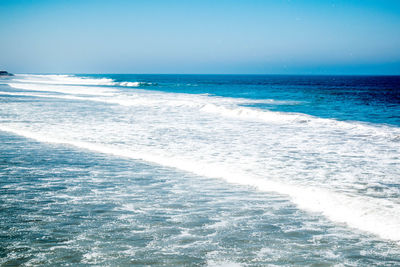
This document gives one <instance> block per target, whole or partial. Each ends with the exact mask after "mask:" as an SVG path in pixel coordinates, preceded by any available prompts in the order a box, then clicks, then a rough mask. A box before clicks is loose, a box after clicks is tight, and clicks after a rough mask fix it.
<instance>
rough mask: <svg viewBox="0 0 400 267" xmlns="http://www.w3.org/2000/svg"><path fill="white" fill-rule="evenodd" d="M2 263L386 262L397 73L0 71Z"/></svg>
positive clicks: (393, 222) (394, 234)
mask: <svg viewBox="0 0 400 267" xmlns="http://www.w3.org/2000/svg"><path fill="white" fill-rule="evenodd" d="M0 103H1V104H0V151H1V152H0V177H1V180H0V192H1V193H0V205H1V206H0V207H1V209H0V213H1V221H0V231H1V235H0V264H2V265H20V264H23V265H26V266H32V265H34V266H36V265H71V266H80V265H81V266H86V265H92V264H93V265H98V266H128V265H134V264H136V265H155V266H157V265H163V266H182V265H184V266H265V265H271V266H273V265H276V266H293V265H304V266H309V265H314V266H371V265H380V266H396V265H399V264H400V77H398V76H381V77H378V76H374V77H372V76H269V75H22V74H21V75H15V76H13V77H7V78H1V79H0Z"/></svg>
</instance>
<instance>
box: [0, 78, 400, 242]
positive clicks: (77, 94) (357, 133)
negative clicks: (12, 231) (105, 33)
mask: <svg viewBox="0 0 400 267" xmlns="http://www.w3.org/2000/svg"><path fill="white" fill-rule="evenodd" d="M10 85H11V86H13V85H14V86H15V87H17V88H19V89H23V88H21V86H20V85H22V86H27V87H24V88H26V89H25V90H35V89H29V88H36V90H35V91H42V92H40V93H32V92H1V93H4V94H6V93H8V94H14V95H30V96H37V97H58V98H68V99H75V100H80V101H97V102H104V103H110V104H117V105H119V106H112V112H113V115H112V116H108V115H104V114H108V113H107V112H106V111H107V110H108V109H107V108H108V107H107V105H105V106H104V114H103V113H102V114H93V116H90V115H91V114H86V113H85V117H82V114H80V113H79V110H72V109H71V110H69V112H68V114H66V115H64V113H63V112H59V110H58V106H48V107H47V108H48V110H46V112H45V115H46V116H43V115H42V113H43V107H37V106H35V105H32V106H30V105H29V104H27V103H24V108H23V109H15V108H8V109H7V105H6V104H5V105H3V106H2V107H0V111H1V109H5V110H6V111H5V112H7V113H12V114H13V116H15V118H16V121H19V122H15V123H8V124H6V123H2V124H0V130H3V131H8V132H12V133H14V134H18V135H21V136H25V137H28V138H32V139H35V140H38V141H41V142H50V143H57V144H68V145H72V146H76V147H79V148H82V149H87V150H91V151H95V152H100V153H107V154H112V155H115V156H119V157H127V158H132V159H137V160H143V161H147V162H152V163H156V164H159V165H163V166H168V167H172V168H177V169H180V170H183V171H188V172H191V173H195V174H197V175H201V176H207V177H212V178H220V179H224V180H225V181H227V182H230V183H235V184H240V185H244V186H251V187H254V188H257V189H258V190H262V191H274V192H277V193H280V194H283V195H287V196H289V197H290V198H291V199H292V201H293V202H294V203H296V204H297V205H298V207H300V208H302V209H305V210H309V211H312V212H317V213H320V214H323V215H324V216H326V217H327V218H330V219H331V220H332V221H335V222H339V223H345V224H347V225H349V226H351V227H354V228H357V229H360V230H363V231H367V232H370V233H373V234H376V235H378V236H380V237H382V238H385V239H389V240H394V241H400V203H399V201H398V199H399V196H400V192H399V191H398V190H399V189H398V187H396V186H391V185H395V184H396V183H398V178H399V177H400V173H399V169H398V166H399V162H400V159H399V154H400V144H399V142H397V141H395V140H396V136H400V129H399V128H397V127H391V126H384V125H373V124H364V123H360V122H341V121H337V120H332V119H321V118H316V117H313V116H308V115H305V114H290V113H281V112H272V111H268V110H261V109H256V108H251V107H243V106H241V105H243V104H246V103H247V102H251V100H246V99H233V98H221V97H213V96H206V95H188V94H174V93H162V92H154V91H144V90H134V92H124V91H119V90H117V89H115V88H107V87H101V86H86V87H88V88H87V89H83V90H86V91H87V92H89V93H85V95H87V96H84V95H83V94H82V91H81V90H78V91H71V90H70V87H72V86H65V85H56V84H39V83H37V84H33V85H32V84H28V83H15V82H14V83H13V82H10ZM43 85H44V86H46V87H41V86H43ZM73 87H74V88H75V87H76V88H80V87H83V88H85V86H82V85H79V86H78V85H75V86H73ZM40 88H41V89H40ZM43 88H44V90H43ZM103 90H112V91H103ZM86 91H85V92H86ZM55 93H64V94H65V95H61V94H55ZM86 104H87V105H90V102H88V103H86ZM115 116H116V119H114V117H115ZM376 187H379V194H376V193H375V192H374V189H373V188H376ZM266 208H268V207H266Z"/></svg>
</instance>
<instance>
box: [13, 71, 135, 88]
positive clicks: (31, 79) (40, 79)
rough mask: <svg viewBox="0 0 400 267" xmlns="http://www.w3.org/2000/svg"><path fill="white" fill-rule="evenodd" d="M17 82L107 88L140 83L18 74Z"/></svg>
mask: <svg viewBox="0 0 400 267" xmlns="http://www.w3.org/2000/svg"><path fill="white" fill-rule="evenodd" d="M13 80H14V81H15V82H23V83H39V84H58V85H106V86H126V87H138V86H140V85H141V84H142V83H140V82H117V81H115V80H114V79H110V78H89V77H78V76H73V75H32V74H17V75H16V78H15V79H13Z"/></svg>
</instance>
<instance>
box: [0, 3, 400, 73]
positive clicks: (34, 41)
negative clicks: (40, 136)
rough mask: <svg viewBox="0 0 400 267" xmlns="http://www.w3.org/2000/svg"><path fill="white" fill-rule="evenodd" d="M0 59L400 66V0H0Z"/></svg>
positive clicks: (51, 69) (19, 65)
mask: <svg viewBox="0 0 400 267" xmlns="http://www.w3.org/2000/svg"><path fill="white" fill-rule="evenodd" d="M0 69H5V70H8V71H10V72H13V73H182V74H186V73H195V74H207V73H212V74H218V73H219V74H383V75H391V74H395V75H400V1H398V0H395V1H391V0H384V1H382V0H374V1H373V0H362V1H360V0H347V1H334V0H325V1H322V0H320V1H317V0H303V1H296V0H292V1H289V0H285V1H283V0H273V1H272V0H271V1H270V0H229V1H228V0H201V1H200V0H198V1H190V0H186V1H178V0H175V1H174V0H136V1H135V0H133V1H128V0H126V1H123V0H113V1H111V0H96V1H95V0H69V1H67V0H58V1H52V0H31V1H27V0H10V1H8V0H0Z"/></svg>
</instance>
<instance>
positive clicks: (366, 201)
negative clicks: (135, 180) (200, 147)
mask: <svg viewBox="0 0 400 267" xmlns="http://www.w3.org/2000/svg"><path fill="white" fill-rule="evenodd" d="M0 130H2V131H6V132H10V133H13V134H16V135H20V136H24V137H26V138H31V139H34V140H37V141H39V142H47V143H54V144H67V145H71V146H75V147H78V148H81V149H87V150H90V151H94V152H99V153H105V154H110V155H115V156H118V157H126V158H131V159H136V160H142V161H146V162H151V163H155V164H159V165H162V166H167V167H172V168H176V169H179V170H183V171H188V172H191V173H194V174H197V175H200V176H206V177H211V178H220V179H224V180H225V181H227V182H230V183H235V184H240V185H245V186H252V187H255V188H257V189H258V190H262V191H273V192H277V193H280V194H284V195H287V196H289V197H290V199H291V200H292V201H293V203H295V204H297V206H298V207H299V208H301V209H304V210H308V211H311V212H318V213H320V214H323V215H324V216H326V217H327V218H329V219H331V220H332V221H335V222H338V223H345V224H347V225H348V226H350V227H353V228H357V229H359V230H362V231H366V232H369V233H372V234H375V235H377V236H379V237H381V238H384V239H388V240H392V241H395V242H397V243H398V244H400V208H399V205H398V204H395V203H393V202H391V201H388V200H385V199H378V198H370V197H369V198H367V197H362V196H353V195H348V194H345V193H340V192H335V191H331V190H327V189H323V188H319V187H316V186H307V187H305V186H301V185H293V184H286V183H282V182H277V181H272V180H266V179H265V177H264V179H263V177H255V176H251V175H249V174H248V173H246V172H240V171H237V170H234V169H232V168H229V166H221V165H218V164H211V163H206V164H204V163H202V162H199V161H192V160H188V159H185V158H179V157H165V156H162V153H160V151H157V150H149V151H133V150H129V149H122V148H117V147H113V146H109V145H104V144H100V143H90V142H81V141H74V140H67V139H62V138H55V137H52V136H49V135H48V136H46V135H43V134H39V133H35V132H32V131H26V130H21V129H16V128H14V127H9V126H5V125H0ZM266 208H267V207H266Z"/></svg>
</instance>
